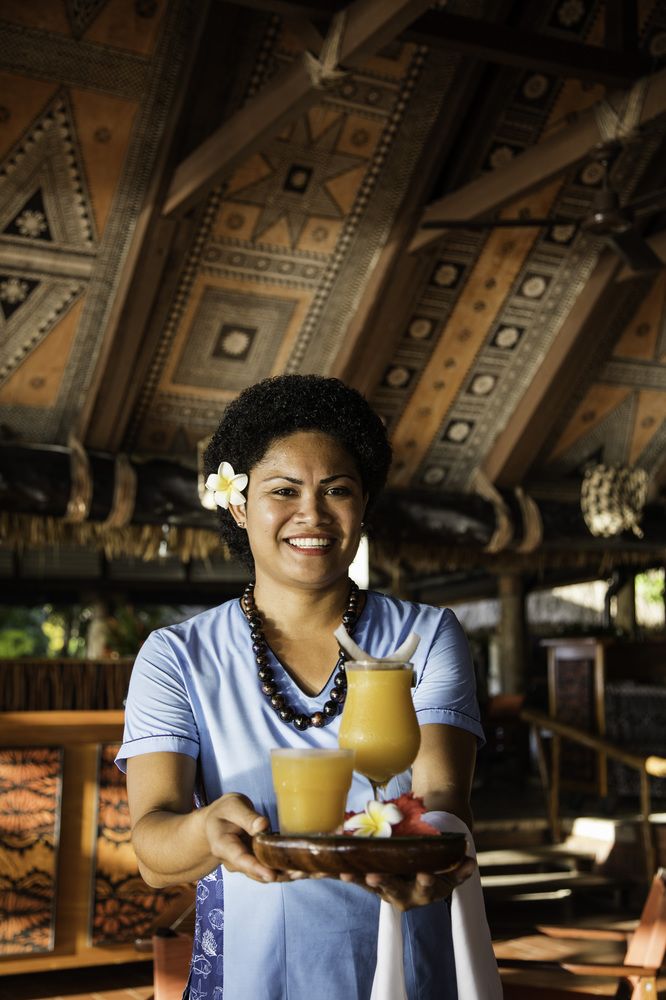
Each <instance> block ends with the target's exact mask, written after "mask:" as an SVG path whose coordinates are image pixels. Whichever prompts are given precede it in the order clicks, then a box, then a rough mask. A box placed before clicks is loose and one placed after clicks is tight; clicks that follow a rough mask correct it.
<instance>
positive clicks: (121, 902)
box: [91, 744, 182, 945]
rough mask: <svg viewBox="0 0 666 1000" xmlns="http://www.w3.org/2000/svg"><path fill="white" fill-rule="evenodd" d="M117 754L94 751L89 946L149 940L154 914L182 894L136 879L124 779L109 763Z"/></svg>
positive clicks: (112, 749)
mask: <svg viewBox="0 0 666 1000" xmlns="http://www.w3.org/2000/svg"><path fill="white" fill-rule="evenodd" d="M118 749H119V746H118V744H107V745H105V746H102V747H101V748H100V769H99V800H98V816H97V840H96V846H95V880H94V905H93V911H92V913H93V917H92V928H91V938H92V944H93V945H102V944H111V943H114V944H118V943H121V942H130V941H134V939H135V938H139V937H146V936H149V935H150V933H151V930H152V927H153V925H154V924H155V921H156V920H157V918H158V917H159V914H160V913H161V912H162V910H163V909H164V908H165V907H166V906H167V904H168V903H169V902H171V900H172V899H175V898H176V897H178V896H180V895H181V892H182V889H181V888H179V887H178V886H174V887H172V888H169V889H161V890H159V891H156V890H154V889H150V888H149V887H148V886H147V885H146V883H145V882H144V881H143V879H142V878H141V876H140V875H139V869H138V866H137V861H136V857H135V855H134V851H133V849H132V845H131V843H130V818H129V810H128V807H127V794H126V792H125V776H124V775H123V774H122V773H121V772H120V771H119V770H118V768H117V767H116V766H115V764H114V762H113V761H114V758H115V756H116V754H117V752H118Z"/></svg>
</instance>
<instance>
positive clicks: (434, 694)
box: [414, 608, 485, 745]
mask: <svg viewBox="0 0 666 1000" xmlns="http://www.w3.org/2000/svg"><path fill="white" fill-rule="evenodd" d="M414 708H415V709H416V715H417V718H418V720H419V725H421V726H423V725H426V723H429V722H442V723H445V724H447V725H450V726H459V727H460V728H461V729H466V730H468V732H470V733H473V734H474V735H475V736H476V737H477V740H478V743H479V745H483V743H485V737H484V735H483V728H482V726H481V713H480V712H479V704H478V701H477V698H476V678H475V676H474V665H473V663H472V656H471V653H470V651H469V645H468V643H467V637H466V636H465V633H464V631H463V628H462V625H461V624H460V622H459V621H458V619H457V618H456V616H455V615H454V613H453V611H451V610H450V609H448V608H447V610H446V611H444V612H443V614H442V617H441V621H440V624H439V627H438V628H437V631H436V632H435V636H434V639H433V641H432V644H431V646H430V649H429V650H428V652H427V654H426V660H425V664H424V665H423V667H422V669H421V672H420V674H419V675H418V677H417V682H416V688H415V690H414Z"/></svg>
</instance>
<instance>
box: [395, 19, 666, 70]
mask: <svg viewBox="0 0 666 1000" xmlns="http://www.w3.org/2000/svg"><path fill="white" fill-rule="evenodd" d="M405 38H406V39H409V40H410V41H416V42H419V43H420V44H421V45H428V46H429V47H430V48H443V49H449V50H452V51H455V52H464V53H465V55H469V56H473V57H474V58H476V59H483V60H486V61H488V62H491V63H498V64H501V65H504V66H516V67H518V68H520V69H528V70H529V69H532V70H535V71H538V72H540V73H551V74H553V75H554V76H559V77H564V78H567V77H570V78H572V79H576V80H589V81H592V82H596V83H604V84H606V85H607V86H609V87H623V86H626V85H627V84H630V83H631V82H632V81H633V80H636V79H638V77H640V76H644V75H646V74H647V73H649V72H650V67H651V64H650V60H649V59H648V58H647V57H645V56H643V55H642V54H641V53H639V52H630V51H624V52H622V54H620V53H618V52H617V51H615V52H608V51H607V50H606V49H605V48H601V47H600V46H597V45H586V44H584V43H583V42H570V41H565V40H564V39H561V38H556V37H555V36H550V35H541V34H537V32H534V31H527V30H525V29H523V28H518V27H514V26H512V25H506V24H499V23H497V22H490V21H481V20H479V19H478V18H473V17H464V16H461V15H459V14H450V13H449V12H448V11H446V10H442V11H429V12H428V13H427V14H424V15H423V17H421V18H419V20H418V21H416V22H415V23H414V24H413V25H412V26H411V27H410V28H409V29H408V31H407V32H405Z"/></svg>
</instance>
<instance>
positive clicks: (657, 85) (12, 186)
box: [0, 0, 666, 504]
mask: <svg viewBox="0 0 666 1000" xmlns="http://www.w3.org/2000/svg"><path fill="white" fill-rule="evenodd" d="M665 59H666V4H664V3H663V2H660V0H640V2H638V3H637V4H636V5H634V4H632V3H618V2H615V0H545V2H543V3H539V4H535V3H530V2H527V0H494V2H490V0H448V2H443V3H441V2H440V3H435V4H434V5H433V4H429V3H423V2H417V0H402V2H398V0H391V2H388V0H353V2H352V3H351V4H350V5H349V6H348V7H347V8H346V9H345V8H343V7H342V5H341V4H340V3H337V2H333V0H329V2H323V0H311V2H307V0H304V2H300V0H293V2H292V0H256V2H240V0H239V2H238V3H236V4H231V3H224V2H222V0H210V2H208V0H199V2H195V0H169V2H167V0H31V2H30V3H27V4H26V3H25V2H23V0H1V2H0V434H1V440H2V441H3V442H4V443H5V444H11V445H40V446H62V447H74V446H76V447H80V448H82V449H83V451H84V452H86V453H90V454H99V453H101V454H108V455H110V456H118V455H127V456H131V457H132V459H133V460H145V461H148V460H156V459H157V460H160V459H164V460H168V461H169V462H175V463H180V464H182V465H183V466H186V467H189V468H191V469H196V462H197V446H198V444H199V443H200V442H202V441H203V440H205V439H206V438H207V436H208V435H209V434H210V433H211V431H212V430H213V428H214V427H215V425H216V423H217V421H218V419H219V415H220V413H221V410H222V409H223V407H224V405H225V404H226V403H227V401H229V400H230V399H232V398H233V397H234V396H235V395H236V394H237V393H238V392H239V391H240V390H241V389H242V388H243V387H244V386H246V385H249V384H251V383H252V382H255V381H257V380H258V379H261V378H264V377H266V376H269V375H272V374H277V373H280V372H285V371H287V372H317V373H321V374H329V375H336V376H339V377H342V378H344V379H345V380H346V381H348V382H349V383H351V384H352V385H355V386H357V387H358V388H359V389H360V390H361V391H363V392H364V393H365V394H366V395H367V396H368V398H369V399H370V400H371V402H372V404H373V405H374V406H375V408H376V409H377V410H378V412H379V413H380V414H381V416H382V417H383V418H384V419H385V421H386V424H387V427H388V429H389V431H390V434H391V438H392V442H393V445H394V450H395V462H394V469H393V478H392V483H391V485H392V487H393V488H394V489H395V490H396V491H402V492H403V493H404V494H405V495H409V494H410V492H413V493H414V494H416V493H418V495H419V496H421V495H423V494H427V495H428V496H430V497H431V500H432V502H433V503H435V504H436V501H437V497H438V496H442V497H443V496H449V495H451V494H463V495H464V494H469V493H474V492H478V491H479V489H480V487H479V483H480V482H483V483H485V484H486V485H485V493H486V495H487V494H488V489H489V488H490V490H491V491H492V488H493V486H497V487H499V488H500V489H504V490H506V489H513V488H515V487H521V488H523V489H525V490H527V491H528V492H529V493H530V494H531V495H533V496H535V497H539V496H546V497H551V498H552V497H557V498H560V499H562V500H567V499H569V500H570V499H571V498H572V497H574V498H575V497H576V496H577V495H578V493H579V491H580V483H581V478H582V476H583V472H584V470H585V468H586V466H587V465H588V464H589V463H590V462H593V463H597V464H610V465H615V466H623V467H630V468H639V469H643V470H645V471H646V473H647V475H648V477H649V479H650V481H651V483H652V484H656V489H659V488H660V484H661V476H662V467H663V465H664V453H665V450H666V420H665V418H666V311H665V305H666V303H665V295H666V274H665V273H664V271H663V269H660V268H659V267H658V266H657V267H654V266H653V267H645V268H642V269H640V268H639V269H638V270H636V268H635V267H632V266H630V263H628V262H627V259H626V256H625V258H623V257H622V255H620V254H619V253H618V252H617V251H616V248H614V247H613V246H612V245H609V242H608V240H607V239H606V238H605V236H604V234H602V235H599V234H595V233H594V232H590V231H587V230H586V228H585V226H584V225H582V222H583V221H584V220H586V219H587V218H589V216H590V213H591V210H592V205H593V203H594V200H595V198H597V197H598V194H599V191H600V190H601V189H602V188H603V187H604V185H605V184H606V183H607V182H608V183H609V184H610V186H611V187H612V189H613V190H614V191H615V192H617V194H618V197H619V199H620V202H621V204H625V203H626V202H628V201H631V200H634V199H639V198H644V199H647V200H648V201H649V195H650V193H651V192H654V191H655V190H657V189H661V188H664V187H666V139H665V134H666V69H665V68H664V67H665V65H666V62H665ZM609 140H614V141H615V146H614V147H613V155H612V158H611V159H610V160H609V161H608V162H607V163H606V162H602V161H601V160H600V159H599V157H596V158H595V157H594V156H593V155H591V151H592V149H593V147H594V146H595V145H596V144H598V143H600V142H604V141H606V142H607V141H609ZM664 208H666V198H665V199H663V204H660V205H658V206H656V208H655V211H653V212H651V213H646V214H643V215H640V217H639V216H638V214H637V217H636V220H635V222H633V223H632V226H631V228H632V232H634V233H635V236H636V239H638V240H641V239H644V240H645V241H648V242H649V245H650V246H652V247H653V249H654V253H656V255H657V264H658V263H659V257H661V258H662V259H666V241H664V228H665V227H666V219H665V218H664V217H663V215H662V213H663V209H664ZM528 216H531V217H532V218H534V219H546V220H552V221H550V222H547V223H546V224H542V225H538V226H537V225H533V226H526V225H524V223H525V220H526V217H528ZM479 217H481V218H483V219H491V220H492V219H497V218H499V217H501V218H505V219H506V218H518V219H520V220H521V222H522V223H523V225H521V226H516V227H513V228H509V227H493V228H484V229H481V228H476V227H475V226H474V225H472V222H473V221H474V220H475V219H478V218H479ZM438 220H439V222H441V224H442V225H441V227H440V228H427V227H426V226H424V223H426V222H430V223H432V222H438ZM445 220H454V221H456V222H457V224H456V225H455V226H453V225H451V226H449V227H447V226H446V225H445ZM461 220H462V221H464V220H467V221H468V222H470V225H469V226H468V227H467V228H465V227H464V226H463V225H462V221H461ZM630 221H631V220H630ZM73 442H74V444H73Z"/></svg>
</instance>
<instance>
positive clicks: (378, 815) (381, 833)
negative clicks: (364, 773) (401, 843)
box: [344, 799, 402, 837]
mask: <svg viewBox="0 0 666 1000" xmlns="http://www.w3.org/2000/svg"><path fill="white" fill-rule="evenodd" d="M401 819H402V813H401V812H400V810H399V809H398V807H397V806H396V805H394V804H393V803H392V802H378V801H377V799H370V801H369V802H368V804H367V806H366V807H365V812H362V813H356V815H354V816H350V817H349V819H348V820H345V825H344V829H345V830H348V831H350V832H351V833H353V834H354V836H355V837H390V836H391V833H392V832H393V831H392V829H391V828H392V827H393V826H395V824H396V823H399V822H400V820H401Z"/></svg>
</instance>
